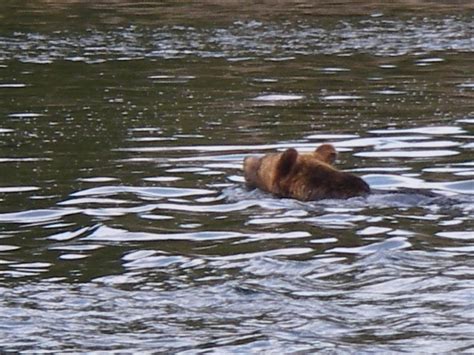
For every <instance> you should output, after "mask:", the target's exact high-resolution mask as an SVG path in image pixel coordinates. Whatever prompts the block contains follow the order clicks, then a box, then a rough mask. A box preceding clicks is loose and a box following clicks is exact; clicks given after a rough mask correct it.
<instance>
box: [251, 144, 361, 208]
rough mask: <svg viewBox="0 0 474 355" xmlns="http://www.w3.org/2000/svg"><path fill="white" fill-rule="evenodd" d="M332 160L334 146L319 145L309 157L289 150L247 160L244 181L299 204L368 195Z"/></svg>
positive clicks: (359, 179) (334, 158)
mask: <svg viewBox="0 0 474 355" xmlns="http://www.w3.org/2000/svg"><path fill="white" fill-rule="evenodd" d="M336 156H337V153H336V149H335V148H334V146H332V145H331V144H323V145H321V146H320V147H318V148H317V149H316V150H315V151H314V152H312V153H306V154H299V153H298V152H297V151H296V149H293V148H290V149H287V150H286V151H284V152H283V153H272V154H267V155H264V156H263V157H247V158H245V160H244V176H245V181H246V183H247V185H248V186H249V187H252V188H260V189H262V190H264V191H266V192H270V193H272V194H274V195H276V196H279V197H287V198H295V199H298V200H301V201H311V200H320V199H328V198H332V199H341V198H349V197H355V196H364V195H367V194H368V193H370V187H369V185H368V184H367V183H366V182H365V181H364V180H362V179H361V178H360V177H357V176H355V175H353V174H350V173H347V172H344V171H340V170H337V169H335V168H334V167H333V166H332V164H333V163H334V161H335V160H336Z"/></svg>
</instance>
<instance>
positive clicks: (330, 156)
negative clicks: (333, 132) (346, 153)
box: [314, 143, 337, 165]
mask: <svg viewBox="0 0 474 355" xmlns="http://www.w3.org/2000/svg"><path fill="white" fill-rule="evenodd" d="M314 152H315V153H316V156H317V157H318V159H320V160H322V161H323V162H325V163H327V164H330V165H332V164H334V162H335V161H336V157H337V152H336V148H334V146H333V145H332V144H328V143H325V144H321V145H320V146H319V147H318V148H316V150H315V151H314Z"/></svg>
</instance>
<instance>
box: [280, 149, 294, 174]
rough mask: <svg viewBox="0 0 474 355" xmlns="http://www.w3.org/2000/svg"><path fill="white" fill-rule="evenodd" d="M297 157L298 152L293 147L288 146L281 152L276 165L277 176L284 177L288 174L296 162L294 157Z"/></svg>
mask: <svg viewBox="0 0 474 355" xmlns="http://www.w3.org/2000/svg"><path fill="white" fill-rule="evenodd" d="M297 158H298V152H297V151H296V149H294V148H289V149H287V150H285V151H284V152H283V154H282V155H281V157H280V160H279V161H278V165H277V174H278V177H280V178H281V177H284V176H286V175H288V174H289V173H290V171H291V168H292V167H293V165H295V163H296V159H297Z"/></svg>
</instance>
